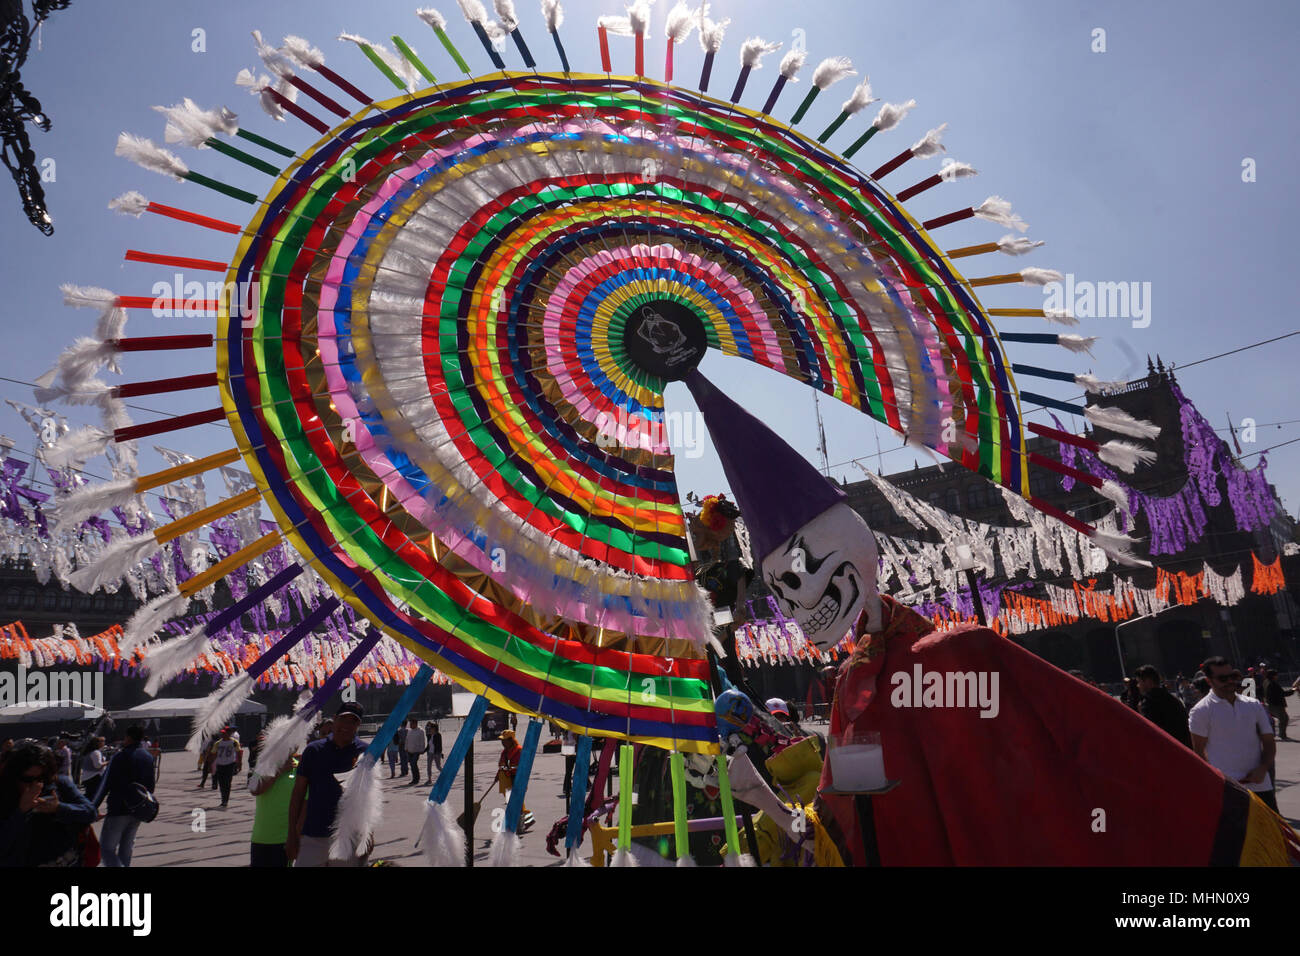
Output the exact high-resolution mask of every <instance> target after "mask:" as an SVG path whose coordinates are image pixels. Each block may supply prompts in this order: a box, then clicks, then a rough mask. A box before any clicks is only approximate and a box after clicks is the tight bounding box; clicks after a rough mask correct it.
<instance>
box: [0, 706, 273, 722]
mask: <svg viewBox="0 0 1300 956" xmlns="http://www.w3.org/2000/svg"><path fill="white" fill-rule="evenodd" d="M263 710H265V708H263ZM103 713H104V712H103V711H102V710H100V709H99V708H98V707H92V706H91V705H90V704H83V703H82V702H81V701H79V700H42V701H30V702H28V703H26V704H12V705H10V706H9V707H0V724H33V723H36V724H39V723H48V722H50V721H56V720H81V719H82V718H83V717H88V718H90V719H91V720H94V719H96V718H97V717H100V716H102V715H103Z"/></svg>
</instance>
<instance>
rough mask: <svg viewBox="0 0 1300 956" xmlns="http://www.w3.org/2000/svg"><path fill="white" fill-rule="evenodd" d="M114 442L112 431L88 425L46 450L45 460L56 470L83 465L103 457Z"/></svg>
mask: <svg viewBox="0 0 1300 956" xmlns="http://www.w3.org/2000/svg"><path fill="white" fill-rule="evenodd" d="M112 440H113V433H112V432H111V431H107V430H106V429H103V428H98V427H96V426H94V425H86V426H84V427H82V428H79V429H77V430H76V431H75V432H71V433H69V434H67V435H64V436H63V437H62V438H60V439H59V440H58V442H56V443H55V444H54V445H53V446H52V447H50V448H47V449H45V460H46V461H47V462H49V463H50V464H51V465H53V466H54V467H55V468H64V467H66V466H68V465H83V464H85V463H86V462H87V461H88V460H89V459H91V458H94V457H95V456H96V455H102V454H103V453H104V449H105V448H107V447H108V446H109V443H110V442H112Z"/></svg>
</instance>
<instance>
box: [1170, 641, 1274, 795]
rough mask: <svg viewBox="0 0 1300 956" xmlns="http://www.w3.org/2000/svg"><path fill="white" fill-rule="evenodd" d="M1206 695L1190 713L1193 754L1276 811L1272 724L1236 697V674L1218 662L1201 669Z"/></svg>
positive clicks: (1254, 705) (1255, 704)
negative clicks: (1206, 685)
mask: <svg viewBox="0 0 1300 956" xmlns="http://www.w3.org/2000/svg"><path fill="white" fill-rule="evenodd" d="M1201 670H1203V671H1204V672H1205V676H1206V678H1207V679H1208V680H1209V682H1210V693H1208V694H1206V695H1205V699H1204V700H1202V701H1201V702H1200V703H1199V704H1197V705H1196V706H1195V707H1193V708H1192V710H1191V713H1190V714H1188V716H1187V726H1188V729H1189V730H1190V731H1191V733H1192V749H1193V750H1195V751H1196V753H1197V754H1198V755H1199V756H1200V757H1201V758H1202V759H1204V760H1205V762H1206V763H1208V764H1210V766H1212V767H1214V768H1215V769H1217V770H1218V771H1219V772H1220V773H1222V774H1223V775H1224V776H1225V777H1227V778H1228V779H1229V780H1236V781H1237V782H1239V783H1240V784H1241V785H1242V786H1243V787H1245V788H1246V789H1247V790H1252V791H1254V793H1255V795H1256V796H1257V797H1259V798H1260V799H1261V800H1263V801H1264V803H1265V804H1267V805H1268V807H1269V808H1270V809H1272V810H1273V811H1275V812H1276V810H1277V796H1276V795H1275V794H1274V792H1273V781H1272V779H1271V778H1270V777H1269V768H1270V767H1271V766H1272V765H1273V758H1274V756H1275V754H1276V752H1277V745H1276V744H1275V743H1274V741H1273V724H1272V722H1271V721H1270V720H1269V719H1268V711H1267V710H1265V709H1264V705H1263V704H1261V703H1260V702H1259V701H1257V700H1252V699H1251V698H1249V697H1242V696H1240V695H1239V694H1238V693H1237V688H1238V687H1239V686H1240V685H1241V671H1239V670H1237V668H1235V667H1233V666H1232V665H1231V664H1229V663H1228V662H1227V661H1226V660H1225V659H1224V658H1222V657H1211V658H1210V659H1209V660H1207V661H1206V662H1205V663H1204V664H1202V665H1201Z"/></svg>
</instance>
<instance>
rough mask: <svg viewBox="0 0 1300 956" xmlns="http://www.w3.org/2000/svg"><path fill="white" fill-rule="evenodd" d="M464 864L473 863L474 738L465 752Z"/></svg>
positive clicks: (471, 864)
mask: <svg viewBox="0 0 1300 956" xmlns="http://www.w3.org/2000/svg"><path fill="white" fill-rule="evenodd" d="M465 865H466V866H473V865H474V738H473V737H471V738H470V739H469V750H467V751H466V752H465Z"/></svg>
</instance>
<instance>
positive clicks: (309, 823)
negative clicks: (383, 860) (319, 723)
mask: <svg viewBox="0 0 1300 956" xmlns="http://www.w3.org/2000/svg"><path fill="white" fill-rule="evenodd" d="M363 715H364V711H363V710H362V709H361V705H360V704H353V703H344V704H342V705H340V706H339V709H338V710H337V711H336V712H335V714H334V733H333V734H331V735H330V736H329V737H327V738H325V739H324V740H315V741H312V742H311V743H309V744H308V745H307V746H306V748H305V749H304V750H303V752H302V759H301V760H299V761H298V776H297V778H296V779H295V780H294V784H293V796H292V797H290V799H289V838H288V840H287V841H286V842H285V852H286V854H287V855H288V857H289V859H291V860H293V861H294V863H293V865H294V866H364V865H365V864H366V859H367V857H369V855H370V851H369V849H367V850H366V852H365V854H363V855H362V856H358V857H353V858H352V859H351V860H331V859H330V827H331V826H332V825H333V824H334V815H335V813H336V812H337V810H338V806H339V798H340V797H341V796H342V795H343V786H342V784H341V782H340V780H339V778H340V777H342V776H343V775H345V774H348V773H351V772H352V768H353V767H355V766H356V764H357V760H358V758H360V756H361V755H362V754H363V753H365V752H366V745H365V744H364V743H362V742H361V741H360V740H358V739H357V730H358V729H359V728H360V727H361V718H362V716H363Z"/></svg>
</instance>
